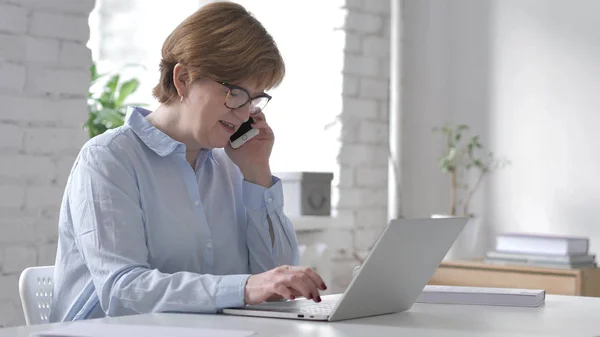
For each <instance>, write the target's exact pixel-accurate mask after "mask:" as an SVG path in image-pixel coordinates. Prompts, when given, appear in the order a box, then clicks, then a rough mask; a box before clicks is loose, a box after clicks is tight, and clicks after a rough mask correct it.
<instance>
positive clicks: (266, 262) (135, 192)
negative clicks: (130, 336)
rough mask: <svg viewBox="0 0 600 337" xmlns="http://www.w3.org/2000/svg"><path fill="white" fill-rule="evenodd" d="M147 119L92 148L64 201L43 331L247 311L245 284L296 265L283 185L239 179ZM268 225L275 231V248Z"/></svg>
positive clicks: (141, 113) (213, 155)
mask: <svg viewBox="0 0 600 337" xmlns="http://www.w3.org/2000/svg"><path fill="white" fill-rule="evenodd" d="M149 113H150V112H149V111H147V110H145V109H141V108H136V109H132V110H130V111H129V112H128V115H127V117H126V122H125V124H124V125H123V126H121V127H119V128H116V129H113V130H109V131H107V132H105V133H104V134H102V135H99V136H97V137H95V138H93V139H91V140H90V141H88V142H87V143H86V144H85V145H84V147H83V148H82V150H81V151H80V153H79V156H78V157H77V159H76V161H75V164H74V166H73V169H72V171H71V174H70V177H69V180H68V182H67V186H66V189H65V194H64V196H63V201H62V206H61V210H60V220H59V236H58V251H57V257H56V269H55V273H54V282H55V284H54V298H53V304H52V312H51V315H50V321H51V322H56V321H71V320H78V319H87V318H97V317H104V316H120V315H128V314H139V313H148V312H197V313H214V312H218V311H219V310H220V309H222V308H226V307H239V306H243V305H244V290H245V284H246V281H247V279H248V278H249V277H250V275H251V274H256V273H261V272H264V271H267V270H270V269H272V268H275V267H277V266H280V265H283V264H289V265H297V264H298V242H297V239H296V234H295V231H294V228H293V226H292V224H291V222H290V220H289V219H288V218H287V217H286V216H285V214H284V213H283V190H282V186H281V183H282V182H281V181H280V180H279V179H278V178H277V177H273V182H274V185H273V186H272V187H270V188H264V187H261V186H258V185H255V184H252V183H249V182H248V181H245V180H244V179H243V176H242V174H241V172H240V170H239V168H238V167H237V166H236V165H235V164H234V163H233V162H232V161H231V160H230V159H229V157H228V156H227V154H226V153H225V151H224V150H223V149H216V150H202V151H201V152H200V154H199V155H198V159H197V161H196V169H195V170H194V169H193V168H192V167H191V165H190V164H189V163H188V162H187V161H186V156H185V145H184V144H182V143H180V142H177V141H175V140H174V139H172V138H170V137H169V136H167V135H166V134H165V133H163V132H162V131H160V130H158V129H157V128H155V127H154V126H153V125H152V124H150V123H149V122H148V120H147V119H146V118H145V116H147V115H148V114H149ZM267 216H268V217H269V218H270V219H271V222H272V225H273V230H274V244H272V240H271V235H270V233H269V223H268V220H267Z"/></svg>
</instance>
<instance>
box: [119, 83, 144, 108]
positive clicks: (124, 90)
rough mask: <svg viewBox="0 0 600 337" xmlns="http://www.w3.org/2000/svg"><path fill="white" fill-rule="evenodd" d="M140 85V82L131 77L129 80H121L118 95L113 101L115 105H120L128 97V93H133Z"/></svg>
mask: <svg viewBox="0 0 600 337" xmlns="http://www.w3.org/2000/svg"><path fill="white" fill-rule="evenodd" d="M139 86H140V82H139V81H138V80H137V79H135V78H134V79H131V80H129V81H125V82H123V84H121V88H120V89H119V97H118V98H117V100H116V101H115V105H116V106H121V105H122V104H123V102H125V100H126V99H127V97H129V95H131V94H133V93H134V92H135V91H136V90H137V89H138V87H139Z"/></svg>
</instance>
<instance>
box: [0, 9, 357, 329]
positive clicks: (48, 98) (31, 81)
mask: <svg viewBox="0 0 600 337" xmlns="http://www.w3.org/2000/svg"><path fill="white" fill-rule="evenodd" d="M94 5H95V0H51V1H48V0H0V107H2V108H0V327H5V326H14V325H22V324H24V323H25V320H24V317H23V311H22V309H21V304H20V300H19V295H18V279H19V275H20V273H21V272H22V271H23V269H24V268H27V267H30V266H36V265H48V264H54V258H55V255H56V242H57V228H58V221H57V220H58V210H59V207H60V202H61V200H62V193H63V189H64V185H65V183H66V178H67V176H68V174H69V170H70V169H71V166H72V164H73V161H74V159H75V156H76V154H77V152H78V151H79V149H80V148H81V145H82V144H83V143H84V142H85V141H86V140H87V136H86V133H85V131H84V130H83V129H82V125H83V123H84V122H85V120H86V119H87V106H86V104H87V93H88V90H89V85H90V81H89V80H90V75H89V71H88V68H89V66H90V65H91V53H90V51H89V50H88V49H87V47H86V46H85V44H86V42H87V40H88V37H89V26H88V17H89V14H90V12H91V10H92V9H93V8H94ZM357 85H358V83H357ZM356 90H358V87H357V88H356Z"/></svg>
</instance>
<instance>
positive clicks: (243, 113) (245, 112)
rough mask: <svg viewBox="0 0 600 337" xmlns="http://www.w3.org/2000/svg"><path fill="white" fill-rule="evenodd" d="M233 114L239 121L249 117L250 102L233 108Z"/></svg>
mask: <svg viewBox="0 0 600 337" xmlns="http://www.w3.org/2000/svg"><path fill="white" fill-rule="evenodd" d="M233 114H234V115H235V116H236V117H237V118H239V119H240V120H241V121H243V122H245V121H247V120H248V119H249V118H250V104H246V105H244V106H243V107H241V108H237V109H233Z"/></svg>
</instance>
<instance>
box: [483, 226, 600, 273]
mask: <svg viewBox="0 0 600 337" xmlns="http://www.w3.org/2000/svg"><path fill="white" fill-rule="evenodd" d="M588 250H589V239H588V238H584V237H572V236H557V235H534V234H526V233H522V234H518V233H517V234H514V233H506V234H501V235H498V236H497V237H496V247H495V250H493V251H489V252H487V254H486V256H485V259H484V262H485V263H490V264H496V265H518V266H530V267H541V268H555V269H577V268H595V267H596V256H595V255H593V254H589V251H588Z"/></svg>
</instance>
